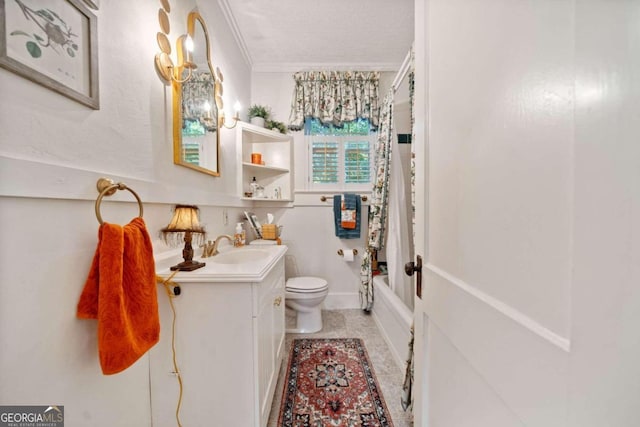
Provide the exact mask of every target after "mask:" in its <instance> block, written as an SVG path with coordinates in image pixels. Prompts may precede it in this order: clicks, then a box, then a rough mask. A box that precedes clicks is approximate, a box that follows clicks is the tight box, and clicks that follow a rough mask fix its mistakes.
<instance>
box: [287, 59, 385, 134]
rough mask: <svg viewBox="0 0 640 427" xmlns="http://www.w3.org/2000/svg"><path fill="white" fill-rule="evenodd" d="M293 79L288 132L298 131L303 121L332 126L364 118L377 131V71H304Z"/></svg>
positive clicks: (378, 75)
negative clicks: (312, 119) (313, 119)
mask: <svg viewBox="0 0 640 427" xmlns="http://www.w3.org/2000/svg"><path fill="white" fill-rule="evenodd" d="M293 79H294V80H295V89H294V93H293V100H292V102H291V115H290V116H289V129H291V130H302V129H303V128H304V119H305V118H306V117H314V118H317V119H318V120H320V121H321V122H322V123H323V124H333V125H334V126H341V125H342V124H343V123H344V122H349V121H352V120H355V119H358V118H365V119H369V121H370V123H371V125H372V127H373V128H377V127H378V115H379V106H378V85H379V80H380V73H379V72H378V71H370V72H365V71H304V72H298V73H295V74H294V75H293Z"/></svg>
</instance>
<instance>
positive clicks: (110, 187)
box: [96, 178, 143, 225]
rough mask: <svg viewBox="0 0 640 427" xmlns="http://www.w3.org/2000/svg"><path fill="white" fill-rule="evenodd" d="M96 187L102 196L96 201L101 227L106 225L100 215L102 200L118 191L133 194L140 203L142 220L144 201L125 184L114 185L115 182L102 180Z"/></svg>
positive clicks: (107, 179) (97, 215) (106, 179)
mask: <svg viewBox="0 0 640 427" xmlns="http://www.w3.org/2000/svg"><path fill="white" fill-rule="evenodd" d="M96 187H97V188H98V191H99V192H100V195H99V196H98V198H97V199H96V218H98V222H99V223H100V225H102V224H103V223H104V221H102V215H100V204H101V203H102V198H103V197H104V196H111V195H112V194H114V193H115V192H116V190H127V191H129V192H130V193H131V194H133V196H134V197H135V198H136V200H137V201H138V207H139V208H140V215H139V216H140V218H142V211H143V209H142V200H140V196H138V194H137V193H136V192H135V191H133V190H132V189H130V188H129V187H127V186H126V185H125V184H123V183H122V182H118V183H114V182H113V180H112V179H109V178H100V179H99V180H98V182H97V183H96Z"/></svg>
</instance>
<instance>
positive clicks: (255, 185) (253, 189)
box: [249, 176, 260, 197]
mask: <svg viewBox="0 0 640 427" xmlns="http://www.w3.org/2000/svg"><path fill="white" fill-rule="evenodd" d="M249 186H250V187H251V193H253V197H256V196H257V194H256V193H257V191H258V187H260V184H258V181H256V177H255V176H254V177H253V179H252V180H251V183H250V184H249Z"/></svg>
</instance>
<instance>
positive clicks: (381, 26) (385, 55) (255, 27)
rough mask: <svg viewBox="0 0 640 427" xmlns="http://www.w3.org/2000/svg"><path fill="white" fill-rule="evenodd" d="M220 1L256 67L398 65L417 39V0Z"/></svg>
mask: <svg viewBox="0 0 640 427" xmlns="http://www.w3.org/2000/svg"><path fill="white" fill-rule="evenodd" d="M218 1H219V3H220V6H221V7H222V9H223V11H224V13H225V16H226V18H227V20H228V21H230V24H231V27H232V28H233V29H234V32H235V36H236V40H237V41H238V42H239V43H240V45H241V47H242V50H243V54H244V55H245V57H246V59H247V61H248V62H249V63H250V64H251V67H252V69H253V70H254V71H298V70H305V69H307V70H308V69H318V68H333V69H336V68H340V69H360V70H366V69H377V70H381V71H391V70H397V69H398V68H399V66H400V64H401V63H402V61H403V59H404V58H405V56H406V54H407V52H408V51H409V48H410V47H411V43H412V42H413V4H414V0H218ZM201 7H202V6H201Z"/></svg>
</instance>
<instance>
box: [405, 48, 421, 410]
mask: <svg viewBox="0 0 640 427" xmlns="http://www.w3.org/2000/svg"><path fill="white" fill-rule="evenodd" d="M414 64H415V61H414V52H413V48H412V49H411V70H410V71H409V107H410V110H411V210H412V215H411V216H412V222H413V241H414V242H415V241H416V156H415V153H416V152H415V148H416V144H417V141H416V133H415V120H416V117H415V96H414V95H415V93H414V92H415V80H414V79H415V71H414ZM414 329H415V325H414V324H412V325H411V339H410V340H409V351H408V355H407V366H406V369H405V373H404V382H403V384H402V397H401V403H402V408H403V409H404V410H405V411H407V410H411V409H412V408H413V343H414Z"/></svg>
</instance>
